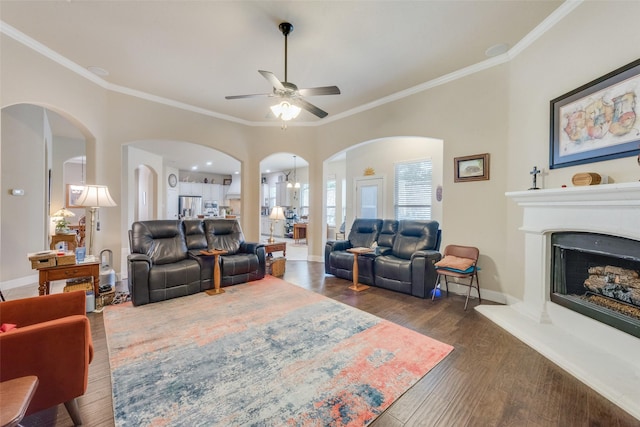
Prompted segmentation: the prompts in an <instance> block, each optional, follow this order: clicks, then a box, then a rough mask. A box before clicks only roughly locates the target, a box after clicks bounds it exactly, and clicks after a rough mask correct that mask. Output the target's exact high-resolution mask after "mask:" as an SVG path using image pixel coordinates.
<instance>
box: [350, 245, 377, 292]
mask: <svg viewBox="0 0 640 427" xmlns="http://www.w3.org/2000/svg"><path fill="white" fill-rule="evenodd" d="M347 252H351V253H352V254H353V285H351V286H349V289H353V290H354V291H356V292H360V291H364V290H365V289H369V286H367V285H363V284H362V283H358V278H359V277H358V273H359V271H358V255H361V254H366V253H369V252H373V249H371V248H351V249H347Z"/></svg>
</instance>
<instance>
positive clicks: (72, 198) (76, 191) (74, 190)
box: [66, 184, 84, 208]
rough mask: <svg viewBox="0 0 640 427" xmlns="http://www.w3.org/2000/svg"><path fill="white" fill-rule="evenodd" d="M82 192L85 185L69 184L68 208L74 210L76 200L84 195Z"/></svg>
mask: <svg viewBox="0 0 640 427" xmlns="http://www.w3.org/2000/svg"><path fill="white" fill-rule="evenodd" d="M82 190H84V185H73V184H67V205H66V206H67V207H68V208H72V207H74V206H75V205H76V200H78V197H80V194H82Z"/></svg>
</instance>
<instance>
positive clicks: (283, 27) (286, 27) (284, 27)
mask: <svg viewBox="0 0 640 427" xmlns="http://www.w3.org/2000/svg"><path fill="white" fill-rule="evenodd" d="M278 28H280V31H282V34H283V35H284V36H285V37H287V36H288V35H289V34H290V33H291V32H292V31H293V24H290V23H288V22H282V23H281V24H280V25H278Z"/></svg>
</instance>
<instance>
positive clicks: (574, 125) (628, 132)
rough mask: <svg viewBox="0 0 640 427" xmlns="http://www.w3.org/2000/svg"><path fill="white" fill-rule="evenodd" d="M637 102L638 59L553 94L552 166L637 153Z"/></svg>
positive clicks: (639, 94) (639, 126) (639, 133)
mask: <svg viewBox="0 0 640 427" xmlns="http://www.w3.org/2000/svg"><path fill="white" fill-rule="evenodd" d="M639 102H640V59H637V60H635V61H633V62H631V63H629V64H627V65H625V66H623V67H620V68H618V69H617V70H614V71H612V72H610V73H608V74H606V75H604V76H602V77H600V78H597V79H596V80H593V81H591V82H589V83H587V84H585V85H583V86H580V87H579V88H577V89H574V90H572V91H571V92H568V93H565V94H564V95H562V96H559V97H557V98H555V99H553V100H551V106H550V129H549V133H550V136H549V168H550V169H556V168H563V167H567V166H575V165H581V164H585V163H593V162H600V161H604V160H611V159H617V158H621V157H627V156H634V155H636V154H638V151H639V149H640V121H639V120H638V106H637V105H638V103H639Z"/></svg>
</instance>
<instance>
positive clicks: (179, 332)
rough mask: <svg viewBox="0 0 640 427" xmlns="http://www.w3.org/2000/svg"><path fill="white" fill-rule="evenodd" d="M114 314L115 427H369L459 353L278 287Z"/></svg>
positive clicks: (109, 320) (275, 283) (110, 326)
mask: <svg viewBox="0 0 640 427" xmlns="http://www.w3.org/2000/svg"><path fill="white" fill-rule="evenodd" d="M225 290H226V293H224V294H222V295H216V296H208V295H207V294H205V293H199V294H196V295H191V296H187V297H182V298H177V299H172V300H169V301H164V302H160V303H155V304H149V305H144V306H140V307H133V306H132V305H131V302H126V303H124V304H121V305H117V306H107V307H106V308H105V310H104V323H105V329H106V335H107V342H108V347H109V360H110V363H111V376H112V384H113V405H114V412H115V423H116V425H117V426H147V425H155V426H165V425H167V426H168V425H171V426H177V425H184V426H202V425H206V426H213V425H219V426H240V425H242V426H244V425H260V426H287V425H289V426H290V425H296V426H298V425H305V426H316V425H317V426H329V425H331V426H363V425H366V424H367V423H369V422H371V421H373V420H374V419H375V418H376V417H377V416H378V415H379V414H381V413H382V412H383V411H384V410H385V409H386V408H387V407H389V405H391V403H392V402H393V401H394V400H395V399H397V398H398V397H399V396H401V395H402V394H403V393H404V392H405V391H406V390H408V389H409V388H410V387H411V386H412V385H413V384H415V383H416V382H417V381H418V380H419V379H420V378H422V377H423V376H424V375H425V374H426V373H427V372H428V371H429V370H430V369H431V368H433V367H434V366H435V365H436V364H437V363H438V362H440V361H441V360H442V359H444V357H445V356H446V355H447V354H449V352H451V350H453V347H451V346H450V345H447V344H443V343H441V342H439V341H436V340H434V339H431V338H429V337H427V336H424V335H421V334H419V333H417V332H414V331H411V330H409V329H406V328H404V327H401V326H398V325H396V324H394V323H391V322H388V321H386V320H383V319H380V318H378V317H376V316H373V315H371V314H368V313H365V312H363V311H360V310H357V309H355V308H353V307H350V306H347V305H345V304H342V303H339V302H336V301H334V300H332V299H330V298H326V297H324V296H322V295H319V294H316V293H314V292H310V291H308V290H305V289H302V288H300V287H298V286H295V285H292V284H289V283H287V282H284V281H282V280H280V279H277V278H274V277H271V276H267V277H266V278H265V279H263V280H260V281H256V282H251V283H246V284H242V285H236V286H231V287H227V288H225Z"/></svg>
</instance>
